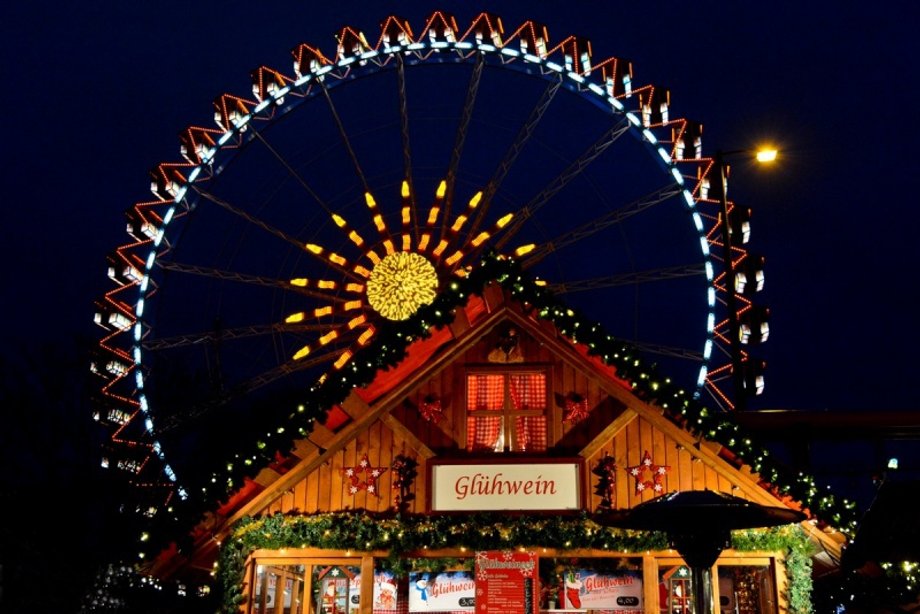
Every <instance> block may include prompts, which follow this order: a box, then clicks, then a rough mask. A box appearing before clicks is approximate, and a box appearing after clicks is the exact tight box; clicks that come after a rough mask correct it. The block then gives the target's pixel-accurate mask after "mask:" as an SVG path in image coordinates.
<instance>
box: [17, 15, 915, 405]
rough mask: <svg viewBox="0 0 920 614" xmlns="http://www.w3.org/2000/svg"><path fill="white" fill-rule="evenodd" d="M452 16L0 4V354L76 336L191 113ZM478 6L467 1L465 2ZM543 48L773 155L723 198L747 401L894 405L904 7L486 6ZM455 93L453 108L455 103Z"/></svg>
mask: <svg viewBox="0 0 920 614" xmlns="http://www.w3.org/2000/svg"><path fill="white" fill-rule="evenodd" d="M435 8H442V9H444V10H447V11H450V12H453V13H454V14H455V15H456V16H457V17H458V19H459V21H460V23H461V24H462V23H468V22H469V20H470V19H471V17H473V16H474V14H475V12H474V8H473V7H472V6H471V5H470V4H469V3H450V2H448V3H446V4H441V5H431V6H422V5H421V4H418V3H417V4H412V5H396V4H394V3H349V4H348V5H347V6H342V5H340V6H336V7H333V5H331V4H325V5H313V6H308V5H307V4H306V3H292V2H284V3H280V4H279V3H273V7H272V8H271V9H268V8H267V7H258V8H257V7H256V6H255V5H252V4H244V3H237V2H230V3H213V4H212V3H192V4H189V3H177V2H161V3H156V4H153V5H145V6H144V8H143V9H142V8H140V7H139V6H135V5H133V4H130V3H127V4H126V3H90V4H80V5H65V6H62V7H60V8H58V7H55V8H53V9H52V8H50V7H49V6H48V5H35V4H32V3H28V4H17V5H11V6H6V7H4V9H3V13H4V16H3V19H2V21H3V24H4V25H3V29H4V35H3V37H2V41H0V44H2V46H3V47H2V48H3V57H4V62H3V68H2V70H3V82H4V83H6V84H7V101H8V105H7V112H6V114H5V121H4V124H5V126H4V128H5V129H4V132H5V134H6V135H7V139H6V146H5V147H4V148H3V157H4V164H3V174H4V182H3V183H4V187H5V195H6V197H5V199H4V202H5V205H6V217H5V220H6V232H5V233H4V235H5V239H4V241H3V242H2V247H0V248H2V250H3V257H2V262H3V265H2V266H3V268H2V271H3V285H4V288H5V289H6V291H5V296H6V299H5V300H4V301H3V303H4V307H3V309H4V313H5V314H6V316H7V318H6V321H7V322H8V323H11V324H12V325H11V326H8V327H7V328H6V330H5V332H4V333H3V335H4V339H5V341H4V345H5V346H7V347H9V348H14V347H17V346H18V345H19V344H21V343H32V342H35V341H46V340H48V341H51V342H55V341H61V342H64V341H67V340H69V339H71V338H72V337H74V336H79V335H85V336H92V335H95V334H96V332H95V330H94V327H93V325H92V322H91V319H92V312H93V309H92V301H93V299H94V298H96V296H98V295H99V294H100V293H101V292H102V291H104V290H105V289H107V283H106V278H105V264H104V257H105V255H106V254H107V253H108V252H109V251H110V250H111V249H112V248H113V247H114V246H116V245H117V244H118V243H119V242H120V241H122V239H123V232H122V230H123V228H124V222H123V220H124V218H123V215H122V213H123V211H124V209H126V208H127V207H128V206H129V205H130V204H131V203H133V202H135V201H138V200H143V199H146V198H147V197H148V195H149V192H147V181H148V180H147V171H148V170H149V169H150V168H151V167H152V166H153V165H154V164H155V163H157V162H159V161H165V160H173V159H177V158H178V142H177V138H176V136H175V135H176V134H177V133H178V132H179V130H180V129H182V128H183V127H185V126H187V125H189V124H191V123H197V124H200V125H211V120H210V113H211V107H210V103H211V101H212V100H213V99H214V97H215V96H216V95H217V94H219V93H221V92H224V91H229V92H234V93H240V94H243V95H245V94H246V93H247V91H248V88H249V84H248V78H247V76H248V72H249V70H250V69H252V68H253V67H255V66H256V65H258V64H262V63H264V64H267V65H269V66H277V67H279V68H280V69H281V70H282V71H284V72H288V73H290V72H291V70H290V56H289V55H288V51H289V49H290V48H291V47H293V46H294V45H295V44H297V43H299V42H304V41H306V42H313V43H316V44H317V45H318V46H320V47H321V48H322V49H324V50H325V51H326V53H327V55H331V54H333V53H334V40H333V38H332V34H333V32H335V31H336V30H337V29H338V28H339V27H340V26H341V25H344V24H346V23H351V24H354V25H356V26H359V27H362V28H363V29H365V30H366V31H368V32H372V31H375V30H376V28H377V22H378V21H379V20H380V19H381V18H382V17H384V16H385V15H387V14H389V13H399V14H402V15H403V16H405V17H407V18H409V19H410V21H411V22H412V23H413V24H414V25H416V27H417V28H419V29H420V28H421V25H422V24H423V23H424V20H425V18H426V17H427V15H428V14H430V12H431V11H432V10H433V9H435ZM479 8H486V5H482V7H480V3H476V7H475V9H476V10H478V9H479ZM487 8H488V9H489V10H491V11H492V12H495V13H497V14H499V15H501V16H502V17H503V18H504V22H505V27H506V29H508V30H510V29H513V28H515V27H516V25H517V24H518V23H520V22H521V21H522V20H524V19H526V18H532V19H535V20H537V21H543V22H545V23H546V24H548V26H549V32H550V37H551V39H555V40H560V39H561V38H562V37H564V36H565V35H567V34H569V33H574V34H579V35H582V36H585V37H587V38H589V39H590V40H591V41H592V42H593V45H594V55H595V58H603V57H607V56H609V55H617V56H619V57H623V58H627V59H630V60H632V62H633V65H634V69H635V77H636V81H637V82H638V83H648V82H651V83H654V84H656V85H661V86H665V87H667V88H669V89H670V90H671V96H672V109H673V113H675V114H677V115H680V116H683V117H687V118H690V119H695V120H698V121H701V122H702V123H703V124H704V126H705V132H704V148H705V151H706V153H710V154H711V153H712V152H713V151H715V149H717V148H722V149H732V148H737V147H747V146H750V145H752V144H754V143H756V142H759V141H762V140H764V139H769V140H773V141H775V142H777V143H778V144H779V145H780V147H781V149H782V150H783V152H784V154H785V157H784V159H783V161H782V163H781V165H780V167H779V168H776V169H773V170H771V171H769V172H764V171H762V170H759V169H756V168H753V167H749V166H746V165H743V164H738V165H736V167H735V168H734V169H733V170H734V175H733V181H732V185H731V188H732V195H733V197H734V198H735V200H737V201H738V202H739V203H742V204H746V205H749V206H751V207H752V208H753V209H754V216H755V217H754V233H755V235H754V237H755V238H754V249H755V250H757V251H759V252H761V253H763V254H764V255H765V256H766V258H767V291H766V293H765V294H764V295H762V296H764V299H765V301H766V302H768V303H769V305H770V306H771V308H772V320H771V321H772V336H771V339H770V341H769V343H768V344H767V345H766V346H764V354H765V355H766V358H767V359H768V361H769V371H768V380H767V391H768V392H767V394H766V396H765V397H764V399H763V402H762V405H763V406H764V407H775V408H796V409H799V408H801V409H824V408H829V409H875V408H881V407H883V408H886V409H913V408H914V406H915V403H914V395H913V387H912V385H911V375H912V366H913V363H914V361H913V360H912V358H911V356H912V354H913V349H914V348H915V347H916V345H917V340H918V333H917V327H916V326H914V325H913V320H914V318H913V312H914V305H913V302H914V301H913V299H911V298H909V296H910V293H911V287H910V284H911V281H912V280H913V279H914V278H915V277H916V275H915V274H914V271H913V266H912V265H913V261H914V258H913V256H914V254H915V249H914V243H913V240H912V239H913V237H912V234H911V233H912V230H913V229H914V228H915V227H916V223H915V221H916V217H915V216H916V213H915V211H914V208H913V207H912V206H911V205H910V203H911V200H912V196H911V194H913V191H914V190H913V183H914V181H913V171H912V168H911V163H910V159H911V158H910V149H909V148H910V147H911V145H910V143H911V142H913V141H914V140H915V138H912V136H911V134H912V133H915V132H916V129H915V128H914V127H913V124H912V121H911V103H910V101H911V100H913V99H915V98H916V96H915V94H916V83H915V81H916V80H915V79H913V78H912V76H913V74H914V73H915V72H916V71H913V70H912V69H911V67H910V65H909V61H910V58H911V57H912V56H914V55H915V52H916V50H917V49H916V46H917V43H916V42H915V39H914V38H913V36H912V35H911V34H910V33H909V32H908V26H907V24H908V23H911V22H912V21H914V20H913V19H912V18H911V17H910V15H908V14H907V12H906V10H901V9H897V8H889V10H887V11H880V10H877V9H876V8H875V7H870V6H868V5H864V6H861V7H855V8H847V7H846V6H844V5H840V4H838V3H818V4H810V5H809V6H808V7H802V6H801V5H799V3H792V2H781V3H774V4H771V5H769V8H768V7H767V5H762V4H758V5H756V8H755V5H753V4H750V3H732V4H723V3H716V2H703V3H671V2H653V3H645V4H643V5H642V6H641V7H638V6H636V5H628V4H625V3H624V4H621V5H617V4H616V3H596V2H578V1H576V2H566V3H542V4H530V5H526V6H525V5H523V4H522V3H507V2H499V3H497V4H495V5H490V6H488V7H487ZM460 95H461V96H462V94H460Z"/></svg>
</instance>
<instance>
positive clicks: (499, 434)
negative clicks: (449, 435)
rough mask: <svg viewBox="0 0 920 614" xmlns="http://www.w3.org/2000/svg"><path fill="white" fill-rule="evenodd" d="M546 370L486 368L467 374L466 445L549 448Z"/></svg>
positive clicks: (490, 448)
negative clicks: (488, 369) (547, 439)
mask: <svg viewBox="0 0 920 614" xmlns="http://www.w3.org/2000/svg"><path fill="white" fill-rule="evenodd" d="M546 397H547V392H546V372H545V371H533V370H521V371H510V372H508V371H500V372H498V371H483V372H479V373H468V374H467V376H466V409H467V421H466V424H467V426H466V448H467V450H470V451H474V452H483V451H492V452H504V451H511V452H542V451H545V450H546V408H547V402H546Z"/></svg>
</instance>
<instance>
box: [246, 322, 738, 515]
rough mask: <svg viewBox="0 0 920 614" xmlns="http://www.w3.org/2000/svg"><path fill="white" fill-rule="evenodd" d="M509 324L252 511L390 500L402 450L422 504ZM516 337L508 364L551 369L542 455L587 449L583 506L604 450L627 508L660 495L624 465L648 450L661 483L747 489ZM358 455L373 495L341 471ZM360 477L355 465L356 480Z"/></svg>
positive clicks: (596, 384)
mask: <svg viewBox="0 0 920 614" xmlns="http://www.w3.org/2000/svg"><path fill="white" fill-rule="evenodd" d="M507 326H508V324H507V323H505V322H503V323H500V324H498V325H497V326H495V327H494V328H493V329H492V330H490V331H486V332H485V333H484V334H483V336H482V337H481V338H480V340H479V341H478V342H477V343H475V344H474V345H472V346H471V347H470V348H468V349H467V350H466V351H465V352H463V353H462V354H461V355H460V356H459V357H458V358H457V359H456V360H454V361H453V362H451V363H450V364H448V365H446V366H445V367H444V368H443V369H441V370H440V371H438V372H437V373H435V374H434V375H432V376H431V377H429V378H428V379H427V380H425V381H424V382H422V383H421V384H420V385H418V386H416V387H415V388H414V389H413V390H412V391H411V392H410V393H409V394H408V395H407V396H406V397H405V398H404V400H403V401H402V402H400V403H397V404H396V406H395V407H394V408H393V409H392V410H391V411H390V412H389V413H387V414H384V415H382V417H381V418H380V419H379V420H377V421H375V422H374V423H372V424H371V425H370V426H369V427H368V428H366V429H364V430H362V431H359V432H358V433H357V435H356V436H355V438H354V439H352V440H351V441H350V442H349V443H348V444H347V445H346V446H345V447H343V448H342V449H340V450H338V451H336V452H334V453H333V454H331V455H329V456H328V457H327V458H326V459H325V460H324V462H323V463H321V464H320V465H319V466H318V467H317V468H316V469H315V470H313V471H312V472H311V473H309V474H308V475H306V476H305V477H304V478H303V479H301V480H300V481H299V482H297V483H296V484H294V486H293V487H291V488H289V489H288V490H287V491H286V492H284V493H283V494H281V495H280V496H278V497H276V498H275V499H274V500H273V501H272V502H271V503H269V504H268V505H267V506H265V507H263V508H262V509H261V510H260V511H259V512H257V513H261V514H274V513H278V512H281V513H287V512H300V513H308V514H309V513H315V512H324V511H339V510H347V509H366V510H369V511H373V512H381V511H385V510H387V509H391V508H392V507H393V506H394V505H395V496H396V494H397V493H396V492H394V487H393V479H394V477H395V476H394V474H393V470H392V466H393V463H394V461H395V460H396V458H397V456H400V455H402V456H404V457H407V458H410V459H412V460H414V461H415V462H417V463H418V467H417V474H418V475H417V478H416V479H415V482H414V484H413V488H412V493H413V494H414V495H415V496H414V498H413V499H412V500H411V502H410V503H409V505H408V511H410V512H424V511H425V500H426V492H425V489H426V486H427V485H426V480H425V475H426V469H427V467H426V461H427V459H428V458H432V457H436V456H450V457H457V456H461V457H462V456H464V455H465V454H466V452H465V450H464V447H465V429H466V408H465V376H466V373H467V370H468V369H471V368H473V369H479V368H483V367H485V368H490V367H491V368H498V369H501V368H502V367H503V365H501V364H497V365H496V364H490V363H489V360H488V356H489V353H490V352H491V351H492V350H493V349H494V348H495V347H496V345H497V343H498V338H499V336H500V335H501V334H502V333H503V332H504V330H505V329H506V327H507ZM520 338H521V341H520V349H521V353H522V354H523V357H524V362H523V363H516V364H515V365H513V366H525V367H526V366H528V365H534V366H539V367H541V368H546V369H548V372H549V374H550V377H549V379H548V382H547V383H548V398H549V404H550V409H549V411H548V452H547V455H551V456H568V457H573V456H578V455H581V456H582V457H584V458H585V460H586V462H585V475H584V483H585V488H586V491H587V495H588V496H587V501H588V510H589V511H594V510H596V509H597V508H598V506H599V505H600V503H601V498H600V497H599V496H598V495H595V494H594V484H595V483H596V480H597V478H596V477H595V476H594V475H593V474H591V472H590V470H591V469H592V468H594V467H595V466H597V464H598V462H599V461H600V460H601V459H602V458H603V457H604V456H606V455H610V456H613V457H614V459H615V460H616V464H617V471H616V497H615V501H614V506H615V507H617V508H625V507H633V506H635V505H637V504H639V503H641V502H643V501H647V500H649V499H651V498H653V497H654V496H656V495H657V494H660V493H656V492H654V491H653V490H648V491H646V492H643V493H637V492H636V480H635V478H633V477H631V476H630V475H629V474H628V473H627V468H628V467H631V466H637V465H640V464H641V463H642V459H643V457H644V454H645V453H646V452H648V453H649V455H650V456H651V459H652V461H653V462H654V463H655V464H657V465H666V466H668V467H669V469H668V471H667V473H666V474H665V476H664V477H663V479H662V486H663V491H662V492H671V491H676V490H691V489H704V488H705V489H709V490H715V491H721V492H727V493H732V494H736V495H739V496H745V494H744V492H743V490H745V489H742V488H741V486H739V483H738V481H737V480H732V479H730V478H729V473H727V472H726V471H725V470H724V469H722V470H721V471H720V470H717V469H716V468H714V466H713V462H714V459H715V456H714V455H712V457H711V458H708V459H705V460H704V455H702V454H701V453H700V450H693V449H692V448H693V444H692V443H689V444H688V440H687V438H686V437H685V438H681V439H682V441H678V440H677V439H675V436H674V433H673V431H674V430H675V429H677V427H676V426H674V425H671V424H670V423H669V422H668V423H667V424H664V423H663V422H662V420H663V419H662V420H658V421H654V422H657V423H653V421H650V420H649V419H648V418H647V417H645V415H644V412H645V411H646V410H642V409H641V408H640V411H638V412H637V411H636V410H635V409H634V408H628V407H627V405H626V404H625V403H624V402H623V395H618V396H619V398H616V397H614V396H612V395H611V394H609V388H607V387H605V386H604V385H602V384H603V382H602V380H601V379H600V378H599V377H598V376H597V375H596V374H592V373H588V372H585V371H584V370H581V369H579V368H577V366H576V365H575V364H573V363H572V362H571V361H565V360H562V359H561V358H560V357H559V356H558V355H557V354H555V353H554V352H553V351H552V350H551V349H550V348H549V347H547V345H545V344H544V343H541V342H540V340H538V339H536V338H534V336H533V335H530V334H527V333H526V332H523V333H521V334H520ZM571 394H576V395H579V396H580V397H582V398H584V399H586V401H587V406H588V408H589V412H590V413H589V416H588V418H586V419H584V420H582V421H581V422H579V423H576V424H573V423H572V422H569V421H564V419H563V418H564V413H565V399H566V397H567V396H569V395H571ZM426 399H428V400H430V399H438V400H439V401H440V402H441V405H442V408H443V418H442V419H441V420H440V421H438V422H437V423H434V422H430V421H427V420H425V419H424V417H423V416H422V414H421V412H420V411H419V408H420V407H421V405H422V403H423V402H425V400H426ZM638 405H642V404H641V403H638ZM687 437H689V436H687ZM690 441H692V440H690ZM365 455H367V459H368V461H369V463H370V465H371V466H372V467H380V468H383V469H385V471H384V472H383V474H382V475H381V477H380V478H379V479H378V480H377V481H376V485H377V488H378V493H377V496H374V495H372V494H369V493H368V492H367V490H366V489H364V488H361V489H360V490H359V491H358V492H357V493H354V494H352V493H350V492H349V486H350V485H351V480H350V478H349V477H347V476H346V475H345V470H346V469H348V468H350V467H352V468H354V467H358V465H359V463H360V462H361V460H362V459H363V458H364V456H365ZM495 456H500V455H495ZM364 477H365V476H364V474H360V480H361V481H363V480H364ZM748 486H749V485H748Z"/></svg>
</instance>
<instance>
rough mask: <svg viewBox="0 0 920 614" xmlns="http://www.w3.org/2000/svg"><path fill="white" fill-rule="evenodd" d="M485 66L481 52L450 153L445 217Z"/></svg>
mask: <svg viewBox="0 0 920 614" xmlns="http://www.w3.org/2000/svg"><path fill="white" fill-rule="evenodd" d="M483 66H485V59H484V58H483V55H482V54H481V53H478V54H476V62H475V64H473V74H472V75H471V76H470V84H469V88H467V91H466V100H464V102H463V113H462V115H461V116H460V124H459V125H458V126H457V134H456V136H455V137H454V148H453V150H452V151H451V154H450V164H449V165H448V167H447V175H446V178H445V180H446V181H447V191H446V197H445V199H444V205H443V206H444V212H443V219H444V220H445V223H446V220H447V219H448V218H450V206H451V202H452V200H453V193H454V183H455V182H456V180H457V167H458V166H459V165H460V156H461V155H462V154H463V145H464V143H465V142H466V134H467V131H468V130H469V127H470V120H471V119H472V117H473V107H474V106H475V104H476V94H477V93H478V92H479V83H480V81H481V80H482V68H483Z"/></svg>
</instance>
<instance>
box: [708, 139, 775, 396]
mask: <svg viewBox="0 0 920 614" xmlns="http://www.w3.org/2000/svg"><path fill="white" fill-rule="evenodd" d="M741 155H745V156H748V157H753V158H754V159H755V160H757V162H758V163H761V164H769V163H772V162H774V161H776V158H777V155H778V153H777V150H776V149H773V148H762V149H759V150H751V149H733V150H730V151H722V150H721V149H720V150H719V151H717V152H716V155H715V165H716V167H717V169H718V171H719V187H718V193H719V202H720V204H721V205H722V247H723V258H724V260H725V294H726V301H725V303H726V307H727V308H728V328H729V330H728V332H729V352H730V354H731V361H732V367H731V373H732V388H733V392H734V395H733V397H734V401H735V409H737V410H744V409H745V408H746V406H747V394H748V393H749V392H751V391H753V392H754V393H755V394H759V393H760V391H762V390H763V385H762V382H763V375H762V373H761V374H759V375H760V381H761V385H760V386H751V385H745V384H746V382H745V374H744V370H743V367H742V365H743V361H742V351H741V344H742V341H747V340H750V338H751V330H750V324H749V323H748V325H747V326H748V328H747V329H745V333H744V335H743V334H742V324H741V322H740V320H739V317H738V303H739V300H738V296H739V294H751V293H754V292H758V291H760V290H761V289H763V282H764V276H763V259H762V258H751V259H750V260H749V261H748V262H747V263H742V264H743V266H740V267H738V268H737V270H736V267H735V262H734V256H733V253H732V250H733V247H734V246H736V245H739V244H744V243H747V242H748V240H749V238H750V210H749V209H743V208H740V207H736V206H734V205H733V206H732V207H731V208H730V207H729V203H728V166H727V165H726V164H725V159H726V158H728V157H731V156H741ZM758 265H759V266H758ZM762 323H763V326H764V327H766V326H767V325H766V320H765V319H763V320H762ZM766 330H767V331H768V330H769V329H768V328H767V329H766ZM757 332H758V333H759V334H760V331H759V330H758V331H757ZM758 339H759V340H764V341H765V340H766V334H760V336H759V337H758Z"/></svg>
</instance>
